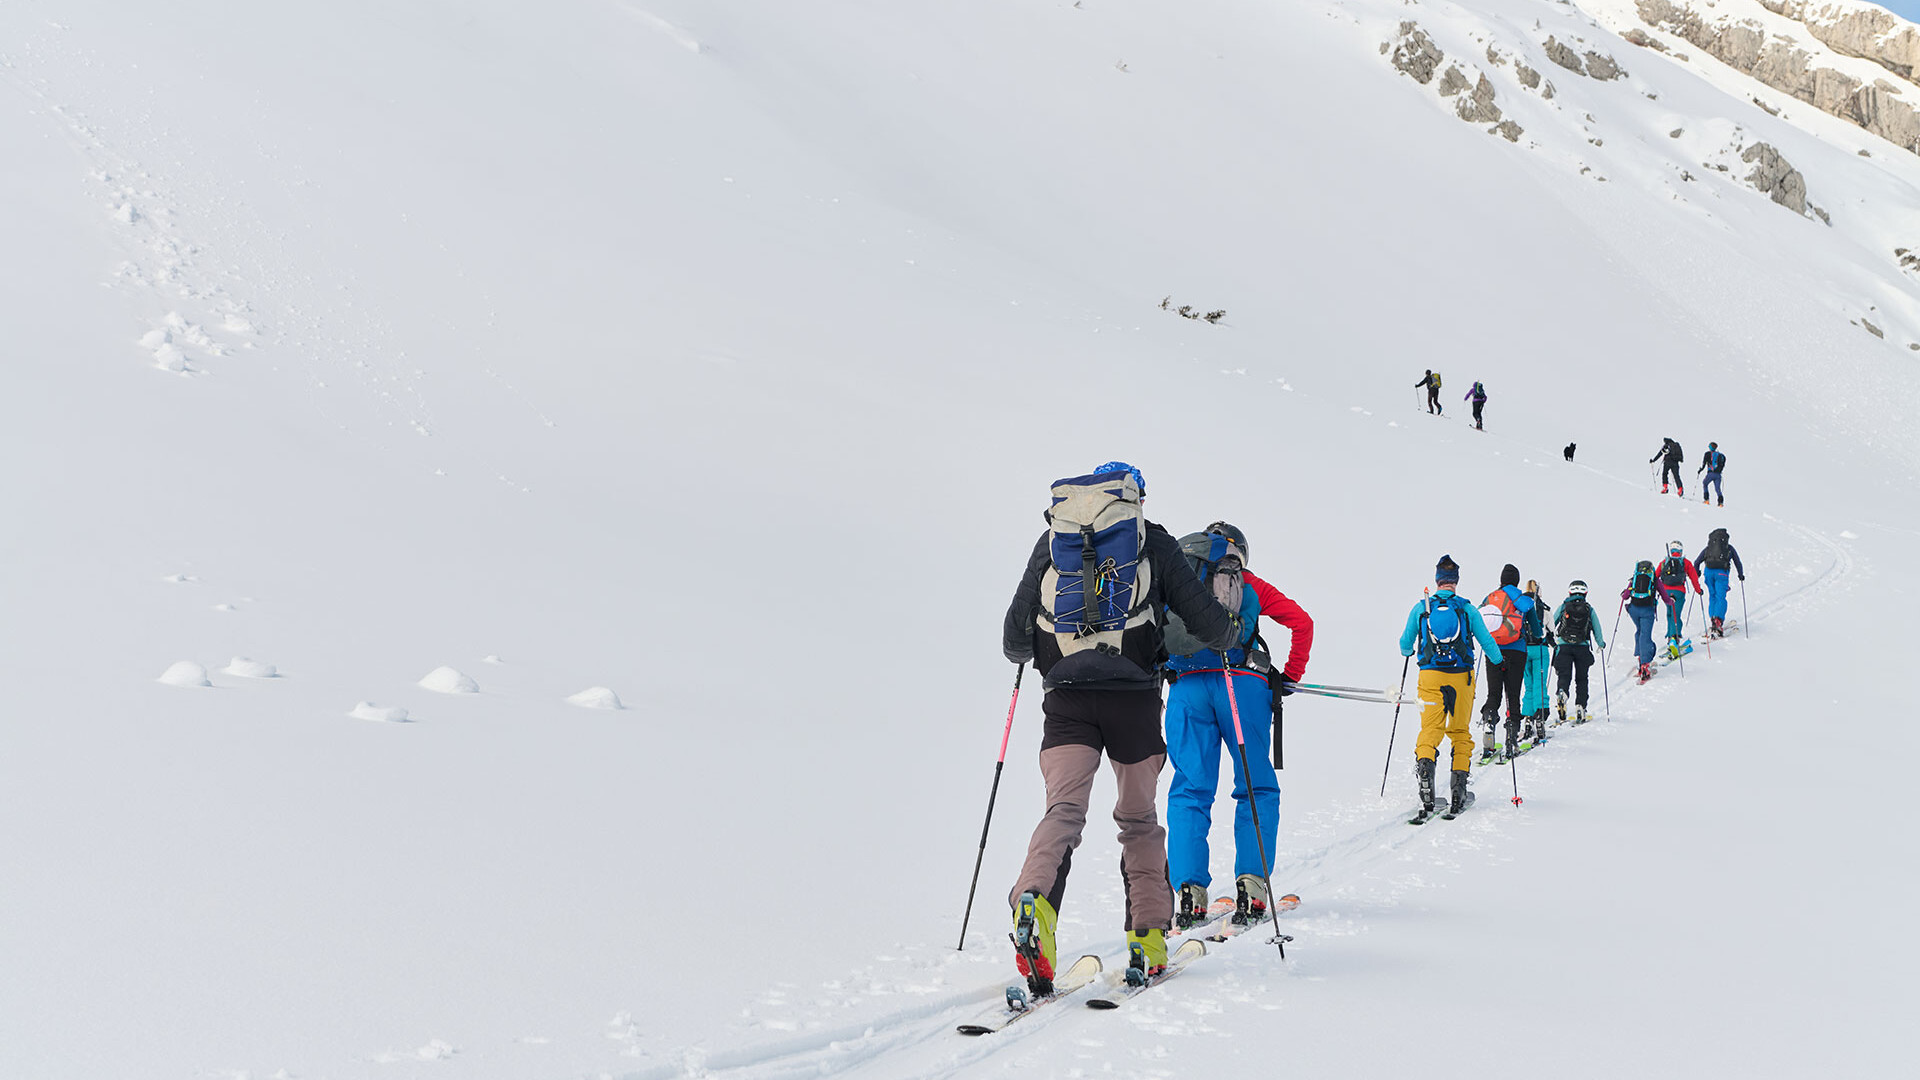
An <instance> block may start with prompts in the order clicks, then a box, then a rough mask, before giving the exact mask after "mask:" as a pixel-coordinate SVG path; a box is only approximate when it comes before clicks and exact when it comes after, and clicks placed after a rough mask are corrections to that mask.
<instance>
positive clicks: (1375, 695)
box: [1293, 686, 1401, 705]
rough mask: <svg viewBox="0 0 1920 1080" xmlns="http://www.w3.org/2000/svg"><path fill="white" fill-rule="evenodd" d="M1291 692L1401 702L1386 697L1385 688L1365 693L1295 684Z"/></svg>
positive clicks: (1384, 703)
mask: <svg viewBox="0 0 1920 1080" xmlns="http://www.w3.org/2000/svg"><path fill="white" fill-rule="evenodd" d="M1293 692H1294V693H1296V694H1311V695H1313V696H1314V697H1324V698H1337V699H1339V700H1341V701H1365V702H1369V703H1371V704H1374V705H1398V704H1401V702H1400V700H1399V699H1398V698H1390V697H1388V696H1387V692H1386V691H1385V690H1375V691H1372V692H1371V693H1366V694H1348V693H1345V692H1343V691H1339V690H1316V689H1314V688H1312V687H1307V686H1296V687H1294V688H1293Z"/></svg>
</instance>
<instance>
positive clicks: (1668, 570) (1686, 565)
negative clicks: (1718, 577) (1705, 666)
mask: <svg viewBox="0 0 1920 1080" xmlns="http://www.w3.org/2000/svg"><path fill="white" fill-rule="evenodd" d="M1688 581H1692V582H1693V592H1694V595H1696V596H1698V595H1701V594H1702V592H1703V590H1702V589H1701V588H1700V575H1699V573H1697V572H1696V571H1695V570H1694V568H1693V561H1692V560H1691V559H1688V558H1687V557H1686V554H1685V552H1684V549H1683V548H1682V547H1681V546H1680V541H1678V540H1673V541H1669V542H1668V544H1667V557H1666V558H1664V559H1662V560H1660V598H1661V599H1662V600H1665V601H1666V603H1667V655H1668V656H1671V657H1673V658H1675V659H1678V658H1679V656H1680V654H1681V653H1682V652H1684V651H1685V649H1684V648H1683V646H1682V644H1681V642H1682V639H1683V638H1685V637H1686V636H1687V620H1686V610H1687V582H1688Z"/></svg>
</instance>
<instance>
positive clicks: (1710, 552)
mask: <svg viewBox="0 0 1920 1080" xmlns="http://www.w3.org/2000/svg"><path fill="white" fill-rule="evenodd" d="M1700 565H1701V566H1704V567H1707V568H1708V569H1712V570H1725V569H1726V568H1727V567H1729V566H1731V565H1733V545H1732V544H1730V543H1728V542H1727V530H1725V529H1715V530H1713V531H1712V532H1710V533H1708V534H1707V549H1706V550H1705V551H1702V552H1701V553H1700Z"/></svg>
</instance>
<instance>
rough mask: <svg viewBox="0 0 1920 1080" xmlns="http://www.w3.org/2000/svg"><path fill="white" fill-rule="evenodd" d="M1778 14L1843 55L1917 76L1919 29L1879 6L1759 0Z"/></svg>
mask: <svg viewBox="0 0 1920 1080" xmlns="http://www.w3.org/2000/svg"><path fill="white" fill-rule="evenodd" d="M1760 5H1761V6H1762V7H1764V8H1766V9H1767V10H1768V11H1771V12H1773V13H1774V14H1775V15H1784V16H1786V17H1787V18H1789V19H1792V20H1793V21H1795V22H1797V23H1799V24H1801V25H1802V26H1805V27H1806V28H1807V32H1808V33H1810V34H1812V35H1813V36H1814V38H1815V39H1817V40H1818V41H1819V42H1820V44H1822V45H1825V46H1826V47H1827V48H1829V49H1832V50H1833V51H1834V52H1837V53H1840V54H1841V55H1843V56H1858V57H1860V58H1861V59H1864V60H1871V61H1873V62H1874V63H1876V64H1879V65H1880V66H1881V67H1883V68H1886V69H1887V70H1888V71H1891V72H1893V73H1894V74H1895V75H1898V76H1900V77H1901V78H1902V79H1906V80H1908V81H1910V82H1911V81H1915V80H1914V71H1915V69H1916V68H1920V30H1916V29H1915V28H1914V26H1913V24H1911V23H1909V22H1907V21H1906V20H1905V19H1902V18H1900V17H1899V16H1897V15H1894V14H1893V13H1891V12H1888V11H1884V10H1882V9H1880V8H1877V7H1866V6H1854V5H1843V4H1834V3H1808V2H1807V0H1760Z"/></svg>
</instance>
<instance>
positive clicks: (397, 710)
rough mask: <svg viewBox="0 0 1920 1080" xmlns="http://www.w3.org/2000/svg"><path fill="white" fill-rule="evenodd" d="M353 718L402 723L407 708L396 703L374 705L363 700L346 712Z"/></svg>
mask: <svg viewBox="0 0 1920 1080" xmlns="http://www.w3.org/2000/svg"><path fill="white" fill-rule="evenodd" d="M347 715H348V716H351V717H353V718H354V719H355V720H372V721H373V722H375V723H377V724H404V723H406V722H407V710H405V709H403V708H401V707H400V706H398V705H375V704H374V703H373V702H371V701H363V702H361V703H360V704H358V705H355V706H354V707H353V711H352V712H350V713H348V714H347Z"/></svg>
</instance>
